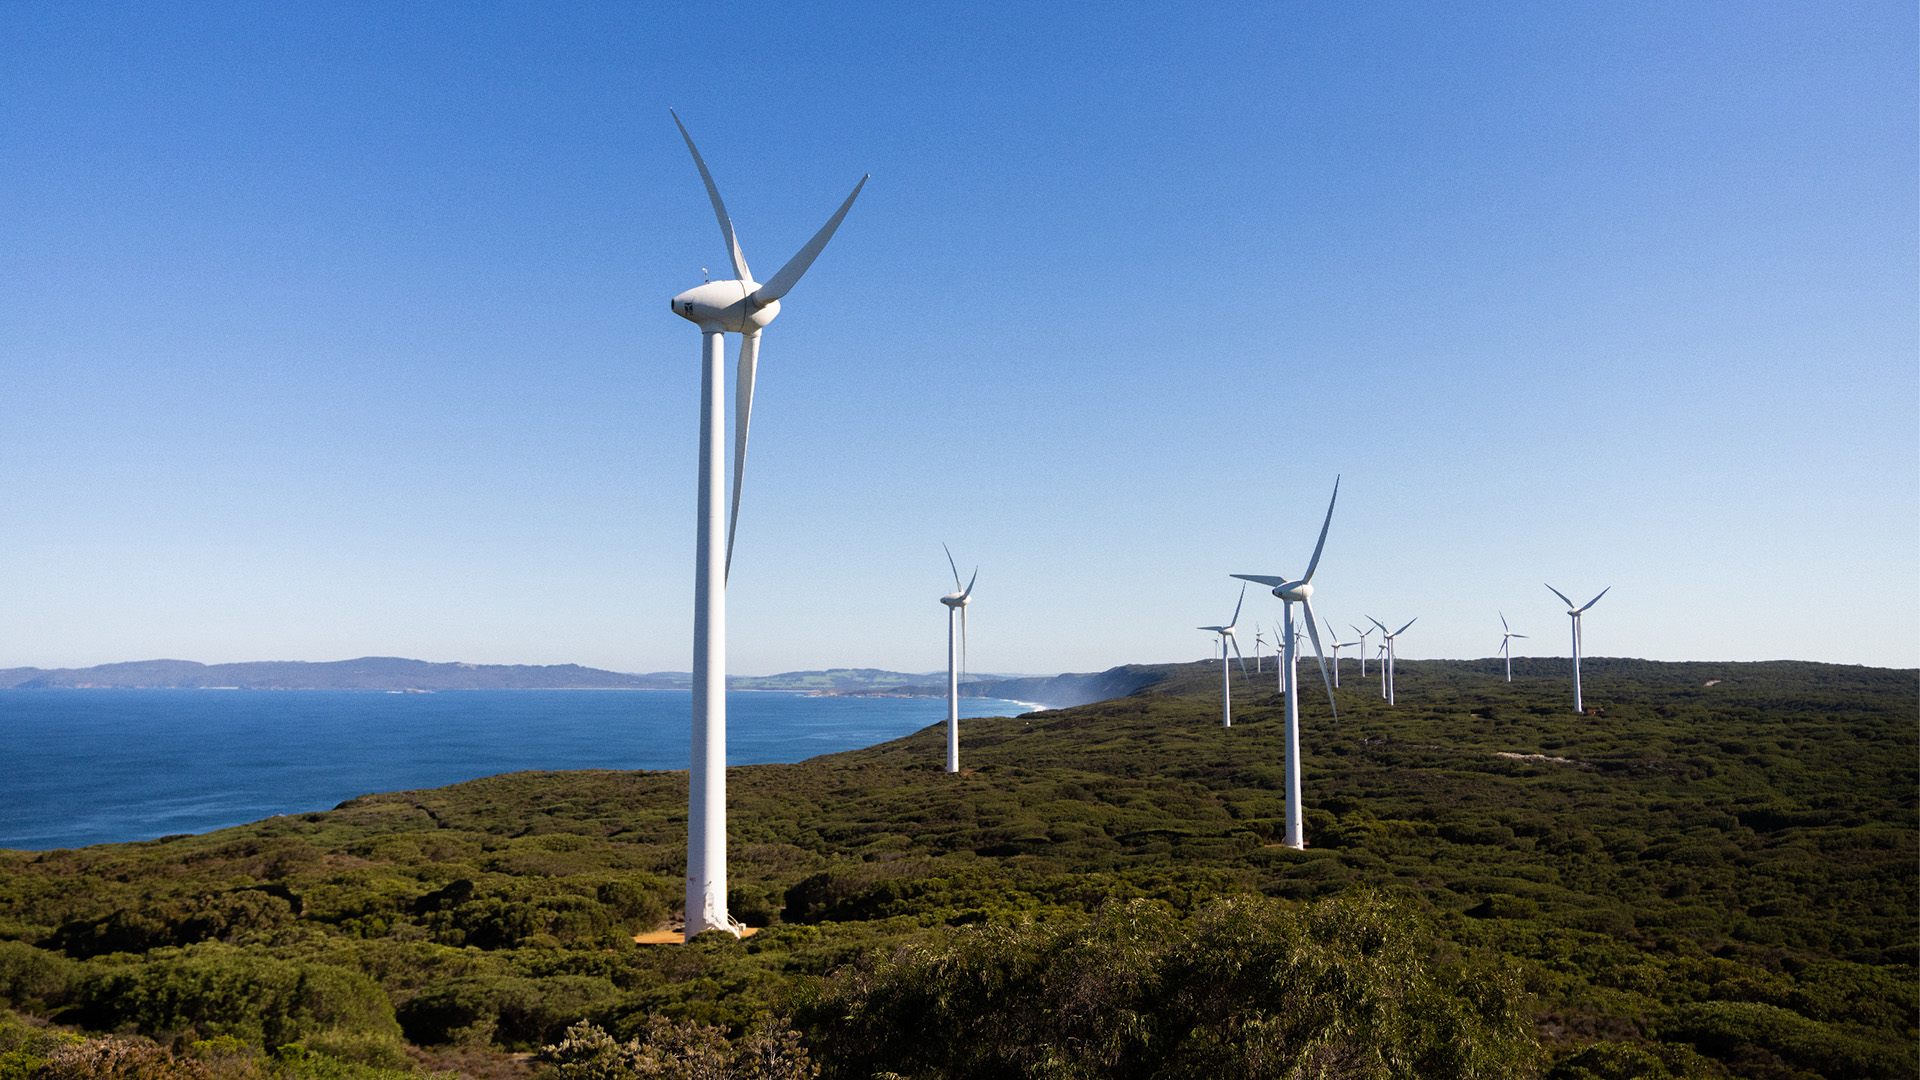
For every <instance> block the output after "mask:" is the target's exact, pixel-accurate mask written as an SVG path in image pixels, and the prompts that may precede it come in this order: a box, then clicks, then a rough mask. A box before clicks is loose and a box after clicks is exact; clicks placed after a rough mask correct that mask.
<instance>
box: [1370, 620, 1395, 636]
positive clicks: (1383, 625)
mask: <svg viewBox="0 0 1920 1080" xmlns="http://www.w3.org/2000/svg"><path fill="white" fill-rule="evenodd" d="M1367 621H1368V622H1370V623H1372V624H1373V625H1375V626H1377V627H1379V628H1380V632H1381V633H1383V634H1387V636H1389V637H1391V636H1392V635H1391V634H1388V632H1387V624H1386V623H1383V622H1381V621H1380V620H1379V619H1376V618H1374V617H1373V616H1371V615H1369V616H1367Z"/></svg>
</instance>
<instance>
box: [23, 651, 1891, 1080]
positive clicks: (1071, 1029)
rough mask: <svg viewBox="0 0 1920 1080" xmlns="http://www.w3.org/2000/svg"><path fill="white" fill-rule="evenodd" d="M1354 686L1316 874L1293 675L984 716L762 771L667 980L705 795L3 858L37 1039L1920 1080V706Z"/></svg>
mask: <svg viewBox="0 0 1920 1080" xmlns="http://www.w3.org/2000/svg"><path fill="white" fill-rule="evenodd" d="M1355 670H1356V668H1355V667H1354V665H1353V664H1352V663H1351V661H1350V662H1349V663H1348V665H1347V667H1346V673H1345V676H1344V678H1345V680H1346V681H1347V686H1346V687H1345V688H1344V689H1342V690H1341V691H1340V692H1339V704H1340V713H1341V715H1340V718H1339V719H1338V720H1337V721H1335V720H1332V719H1331V718H1330V717H1329V716H1328V713H1327V705H1326V701H1325V699H1324V696H1319V695H1318V674H1317V671H1316V670H1315V669H1314V668H1313V667H1312V666H1311V665H1310V664H1309V665H1306V666H1303V668H1302V675H1303V683H1306V684H1307V685H1309V686H1310V687H1311V688H1313V689H1314V690H1315V694H1316V696H1314V697H1309V698H1308V699H1307V705H1306V707H1305V709H1304V710H1303V712H1304V714H1305V715H1304V729H1305V731H1304V736H1303V743H1304V765H1305V770H1306V772H1305V776H1306V793H1307V795H1306V797H1307V804H1308V807H1309V810H1308V840H1309V847H1308V850H1306V851H1304V852H1295V851H1292V850H1289V849H1285V848H1280V847H1275V846H1272V845H1273V844H1274V842H1275V840H1276V839H1277V838H1278V835H1279V833H1280V830H1281V826H1282V817H1283V803H1282V793H1281V784H1282V778H1283V764H1284V763H1283V760H1282V756H1281V747H1282V738H1281V731H1280V726H1281V725H1280V721H1279V717H1280V709H1279V701H1278V699H1277V698H1276V697H1275V696H1274V695H1273V693H1272V683H1271V667H1269V669H1268V673H1267V675H1266V676H1264V677H1263V678H1261V679H1259V680H1257V681H1256V682H1243V681H1242V680H1241V679H1240V677H1239V674H1238V672H1237V670H1236V671H1235V675H1234V681H1235V713H1236V716H1235V726H1234V727H1233V728H1232V729H1231V730H1227V729H1222V728H1221V727H1220V726H1219V704H1220V703H1219V689H1218V679H1219V668H1218V666H1217V665H1210V664H1195V665H1186V666H1183V667H1179V668H1174V669H1170V670H1169V671H1168V673H1167V676H1166V678H1165V679H1164V680H1163V681H1161V682H1159V683H1157V684H1155V685H1154V686H1151V687H1148V688H1146V689H1144V690H1142V691H1141V692H1139V693H1137V694H1135V695H1133V696H1130V697H1125V698H1120V699H1115V700H1111V701H1105V702H1100V703H1097V704H1092V705H1087V706H1082V707H1078V708H1072V709H1065V710H1060V711H1051V712H1044V713H1036V714H1029V715H1027V716H1023V717H1015V718H1007V719H996V720H977V721H968V722H967V723H966V725H965V727H964V728H963V744H962V761H963V764H965V765H966V766H968V768H969V770H970V771H969V773H968V774H967V775H964V776H961V777H949V776H946V775H944V774H943V773H942V772H941V768H940V766H941V761H942V755H943V750H942V746H943V742H942V735H941V733H940V731H939V729H937V728H929V729H927V730H924V731H922V732H919V733H917V734H915V735H913V736H911V737H908V738H905V739H901V740H897V741H895V742H891V743H887V744H883V745H881V746H877V747H873V748H870V749H867V750H861V751H856V752H852V753H846V754H838V755H831V756H828V757H822V758H817V759H814V760H812V761H807V762H802V763H800V764H797V765H765V766H752V767H746V768H737V769H733V770H731V771H730V773H729V784H730V788H729V792H730V827H731V851H732V863H731V873H732V881H733V900H732V902H733V907H734V913H735V915H736V916H737V917H740V918H743V919H744V920H745V921H746V922H748V923H750V924H753V925H757V926H763V927H765V928H766V929H764V930H762V931H761V932H760V933H758V934H756V935H755V936H753V937H751V938H749V939H747V940H745V941H741V942H734V941H731V940H703V941H701V942H699V943H697V944H695V945H693V946H635V945H633V944H632V943H631V940H630V938H631V935H633V934H634V933H636V932H639V931H642V930H650V929H654V928H656V927H658V926H659V925H661V924H662V923H663V921H664V920H666V919H667V918H668V917H669V916H670V914H671V909H672V908H673V907H674V906H675V905H676V904H677V903H678V899H679V893H680V889H681V884H680V877H679V875H680V872H681V866H682V860H683V857H684V846H685V814H686V803H685V799H686V778H685V774H683V773H648V772H574V773H516V774H509V775H505V776H499V777H492V778H488V779H485V780H477V781H473V782H471V783H467V784H460V785H456V786H453V787H449V788H442V789H437V790H432V791H421V792H406V793H397V794H389V795H376V796H369V797H366V798H362V799H356V800H353V801H352V802H349V803H346V804H343V805H342V806H341V807H339V808H337V809H335V810H333V811H330V812H327V813H320V814H308V815H303V816H300V817H288V818H275V819H271V820H269V821H266V822H261V823H258V824H255V825H251V826H246V827H243V828H237V829H228V830H223V831H221V832H217V833H212V834H208V835H206V836H199V837H179V838H171V839H166V840H160V841H153V842H150V843H144V844H123V845H107V846H101V847H96V848H89V849H85V850H80V851H62V852H47V853H4V854H0V939H4V940H0V1004H10V1005H11V1006H12V1008H14V1009H16V1010H19V1011H20V1012H22V1013H24V1014H28V1015H31V1016H35V1017H43V1018H47V1017H50V1018H52V1019H54V1020H57V1021H59V1022H61V1023H64V1024H68V1025H73V1026H78V1027H81V1028H84V1029H87V1030H94V1031H138V1032H142V1033H145V1034H147V1035H150V1036H154V1037H157V1038H160V1039H162V1040H168V1039H175V1040H176V1041H179V1043H180V1045H182V1046H185V1045H187V1041H190V1040H191V1039H195V1038H197V1039H203V1040H204V1039H205V1038H207V1037H210V1036H216V1035H231V1036H233V1037H235V1038H237V1039H239V1040H241V1041H242V1042H247V1043H250V1044H253V1045H263V1046H277V1045H282V1044H293V1043H300V1044H302V1045H305V1046H309V1047H314V1046H317V1047H319V1048H320V1049H321V1050H322V1051H323V1052H325V1053H333V1054H337V1055H338V1056H339V1057H340V1058H341V1060H349V1059H352V1060H362V1061H366V1062H380V1061H385V1062H387V1063H388V1064H393V1063H395V1062H400V1063H404V1061H405V1059H404V1058H403V1057H399V1056H396V1055H397V1054H398V1050H396V1049H395V1048H396V1047H399V1046H400V1043H399V1038H400V1037H401V1036H402V1035H403V1036H404V1038H405V1039H406V1040H408V1041H410V1042H411V1043H413V1044H417V1045H419V1046H425V1047H429V1048H437V1049H435V1050H433V1053H435V1054H438V1055H440V1056H438V1057H436V1058H434V1059H433V1060H434V1061H436V1062H439V1063H442V1064H445V1063H447V1062H456V1063H458V1062H465V1063H466V1064H463V1065H459V1067H461V1068H467V1069H469V1070H470V1071H476V1072H481V1073H486V1072H487V1070H494V1071H493V1072H491V1073H488V1074H489V1075H501V1076H504V1075H511V1069H512V1067H513V1066H512V1064H511V1062H510V1061H509V1060H508V1059H506V1058H505V1057H503V1056H502V1051H504V1050H508V1049H514V1048H532V1047H535V1046H538V1045H541V1044H547V1043H553V1042H555V1041H557V1040H559V1039H560V1038H561V1037H562V1035H563V1034H564V1033H565V1030H566V1028H567V1027H568V1025H570V1024H572V1023H574V1022H575V1021H578V1020H580V1019H583V1018H586V1019H591V1020H593V1021H594V1022H595V1023H597V1024H598V1025H600V1026H601V1027H602V1028H604V1029H605V1030H607V1031H608V1032H611V1033H612V1034H613V1036H615V1037H617V1038H620V1039H626V1038H632V1037H636V1036H644V1037H646V1038H653V1037H654V1036H655V1035H658V1034H659V1032H660V1031H664V1030H667V1029H666V1028H661V1027H659V1025H660V1024H662V1023H664V1021H657V1020H656V1021H650V1020H649V1019H648V1018H649V1017H666V1018H671V1019H675V1020H682V1021H687V1020H691V1021H701V1022H706V1023H712V1024H716V1025H719V1026H720V1027H722V1028H723V1029H725V1034H726V1035H730V1036H732V1037H734V1038H735V1040H736V1042H737V1043H739V1044H740V1045H745V1044H746V1042H747V1041H748V1040H750V1039H753V1038H762V1039H763V1042H764V1038H763V1036H762V1035H743V1033H746V1032H748V1031H749V1029H753V1028H754V1027H755V1024H756V1017H759V1016H761V1014H763V1013H764V1012H766V1011H768V1010H772V1011H773V1012H774V1013H777V1014H778V1015H780V1016H783V1017H788V1018H790V1019H791V1021H792V1023H793V1024H794V1025H796V1026H797V1028H798V1029H799V1031H800V1032H801V1034H802V1036H804V1038H805V1040H806V1043H807V1045H808V1046H809V1047H811V1049H812V1052H813V1055H814V1057H815V1058H816V1059H817V1060H819V1061H821V1062H822V1063H823V1064H825V1066H826V1067H827V1070H828V1075H831V1076H859V1077H861V1078H863V1080H864V1078H865V1077H867V1076H870V1075H874V1074H876V1072H878V1071H883V1070H884V1071H892V1072H897V1073H899V1074H901V1075H906V1076H929V1077H931V1076H1041V1075H1049V1076H1072V1075H1083V1076H1150V1075H1161V1076H1172V1075H1195V1076H1203V1075H1239V1074H1244V1075H1249V1076H1252V1075H1270V1074H1272V1071H1273V1070H1274V1069H1275V1068H1277V1067H1278V1066H1276V1065H1275V1064H1274V1063H1276V1062H1281V1063H1289V1064H1288V1065H1287V1067H1289V1068H1293V1067H1299V1068H1308V1069H1309V1070H1310V1071H1311V1070H1314V1069H1317V1070H1319V1074H1322V1075H1329V1076H1375V1075H1379V1076H1387V1075H1395V1076H1415V1075H1418V1076H1438V1075H1459V1076H1467V1075H1520V1074H1525V1073H1527V1072H1530V1071H1539V1072H1541V1073H1543V1074H1544V1075H1547V1076H1550V1077H1554V1078H1556V1080H1574V1078H1584V1077H1607V1078H1614V1077H1636V1076H1646V1077H1661V1076H1742V1077H1755V1078H1769V1080H1771V1078H1801V1077H1831V1078H1835V1080H1838V1078H1841V1077H1908V1076H1912V1075H1913V1074H1914V1071H1915V1053H1916V1045H1917V1044H1916V1008H1920V997H1917V994H1916V990H1917V986H1920V983H1917V979H1916V960H1917V959H1920V954H1916V915H1917V914H1920V882H1917V880H1916V858H1917V856H1920V847H1917V845H1916V839H1917V837H1920V833H1917V831H1916V823H1915V811H1916V780H1917V779H1920V777H1917V776H1916V751H1917V749H1920V747H1917V730H1920V729H1917V725H1916V721H1917V720H1920V715H1917V713H1916V693H1915V673H1914V672H1912V671H1887V670H1879V669H1868V668H1858V667H1841V666H1833V665H1821V664H1807V663H1792V662H1781V663H1764V664H1660V663H1651V662H1643V661H1628V660H1608V659H1592V660H1589V661H1587V662H1586V665H1585V669H1584V670H1585V672H1586V676H1587V677H1586V698H1587V705H1588V707H1589V715H1585V716H1573V715H1571V714H1570V713H1571V709H1570V702H1571V692H1570V687H1569V686H1568V683H1567V679H1566V677H1565V661H1550V660H1527V661H1516V662H1515V673H1516V681H1515V682H1514V683H1512V684H1511V685H1509V684H1507V683H1505V682H1503V681H1500V679H1499V677H1498V675H1497V671H1498V667H1497V662H1495V661H1459V662H1454V661H1425V662H1404V663H1402V664H1401V665H1400V671H1399V682H1398V687H1399V693H1398V696H1399V704H1398V706H1397V707H1393V708H1389V707H1388V706H1387V705H1386V704H1385V702H1383V701H1381V700H1380V698H1379V697H1378V696H1377V683H1376V682H1374V681H1373V680H1371V679H1370V680H1368V681H1367V682H1366V683H1364V684H1360V685H1355V683H1356V681H1357V680H1355V679H1354V678H1353V672H1354V671H1355ZM1709 683H1712V684H1713V685H1708V684H1709ZM1249 973H1253V974H1249ZM1255 974H1257V975H1258V978H1254V975H1255ZM1249 979H1251V980H1252V981H1248V980H1249ZM1316 1010H1317V1011H1316ZM1322 1014H1324V1015H1322ZM650 1025H651V1026H650ZM763 1027H764V1025H763ZM673 1030H681V1029H673ZM685 1030H687V1031H692V1030H694V1029H693V1028H686V1029H685ZM648 1032H653V1035H648V1034H647V1033H648ZM903 1032H904V1033H910V1036H911V1037H903V1035H902V1033H903ZM716 1037H717V1036H716ZM765 1038H770V1036H767V1037H765ZM722 1041H723V1042H724V1039H722ZM3 1042H4V1040H3V1039H0V1043H3ZM569 1045H572V1046H575V1048H576V1049H575V1050H570V1051H567V1052H566V1053H562V1054H560V1055H559V1058H560V1060H562V1061H563V1062H567V1061H573V1060H574V1059H573V1058H569V1057H568V1056H567V1054H569V1053H572V1054H575V1055H576V1056H578V1054H585V1053H587V1051H582V1050H578V1049H577V1048H578V1046H584V1045H587V1044H586V1043H577V1042H576V1043H575V1044H569ZM649 1045H651V1044H649ZM756 1045H758V1044H756ZM5 1049H6V1047H5V1046H4V1045H0V1051H4V1050H5ZM599 1052H600V1051H594V1053H599ZM607 1052H608V1053H611V1051H607ZM1259 1054H1265V1055H1267V1056H1266V1057H1257V1055H1259ZM460 1055H465V1056H460ZM1222 1055H1226V1056H1225V1057H1223V1056H1222ZM1234 1055H1239V1056H1238V1057H1235V1056H1234ZM1247 1055H1256V1057H1248V1056H1247ZM1288 1055H1292V1056H1288ZM1448 1055H1452V1056H1448ZM746 1056H750V1055H744V1054H743V1057H742V1060H744V1059H745V1057H746ZM1229 1058H1231V1060H1229ZM582 1060H585V1059H582ZM594 1060H599V1059H594ZM1235 1062H1237V1063H1238V1064H1235ZM1249 1062H1252V1064H1249ZM476 1063H481V1064H476ZM483 1064H484V1067H483ZM561 1068H562V1071H563V1073H565V1070H576V1071H575V1072H573V1073H565V1075H569V1076H572V1075H578V1076H582V1077H584V1076H585V1075H587V1073H586V1072H579V1071H578V1070H582V1069H589V1067H588V1066H586V1065H580V1064H563V1065H562V1066H561ZM500 1070H506V1071H504V1072H503V1071H500ZM589 1071H590V1069H589ZM596 1075H600V1074H596ZM636 1075H638V1074H636ZM741 1075H746V1074H745V1073H742V1074H741ZM755 1075H758V1074H755Z"/></svg>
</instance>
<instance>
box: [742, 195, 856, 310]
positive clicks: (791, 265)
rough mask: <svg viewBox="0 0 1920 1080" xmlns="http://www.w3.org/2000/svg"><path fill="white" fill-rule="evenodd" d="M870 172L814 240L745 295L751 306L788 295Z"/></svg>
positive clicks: (843, 214)
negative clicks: (769, 278) (760, 284)
mask: <svg viewBox="0 0 1920 1080" xmlns="http://www.w3.org/2000/svg"><path fill="white" fill-rule="evenodd" d="M872 175H873V174H872V173H868V174H867V175H866V176H863V177H861V178H860V182H859V183H857V184H855V185H853V194H851V195H849V196H847V201H846V202H843V203H841V204H840V209H838V210H835V211H834V212H833V216H832V217H830V218H828V219H827V223H826V224H825V225H822V226H820V231H819V232H817V233H814V234H813V239H811V240H809V241H807V246H806V247H803V248H801V249H800V250H799V252H798V253H797V254H795V255H794V257H793V258H791V259H788V260H787V265H785V266H783V267H781V268H780V272H779V273H777V274H775V275H773V279H772V280H771V281H768V282H767V283H766V284H765V285H762V286H760V287H759V288H757V289H755V290H753V295H752V296H749V297H747V299H748V300H749V301H751V302H752V304H753V306H755V307H765V306H767V305H768V304H771V303H773V302H774V301H775V300H778V299H780V298H781V297H783V296H785V295H787V290H788V289H791V288H793V287H794V285H795V284H797V283H798V282H799V281H800V275H801V274H804V273H806V272H807V267H809V266H812V265H813V260H815V259H817V258H819V257H820V251H821V249H823V248H825V247H826V246H827V241H829V240H831V239H833V231H834V230H835V229H838V228H839V227H840V220H841V219H842V218H844V217H846V216H847V211H849V210H851V209H853V200H855V199H857V198H859V197H860V189H861V188H863V187H866V186H867V180H868V179H870V178H871V177H872Z"/></svg>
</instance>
